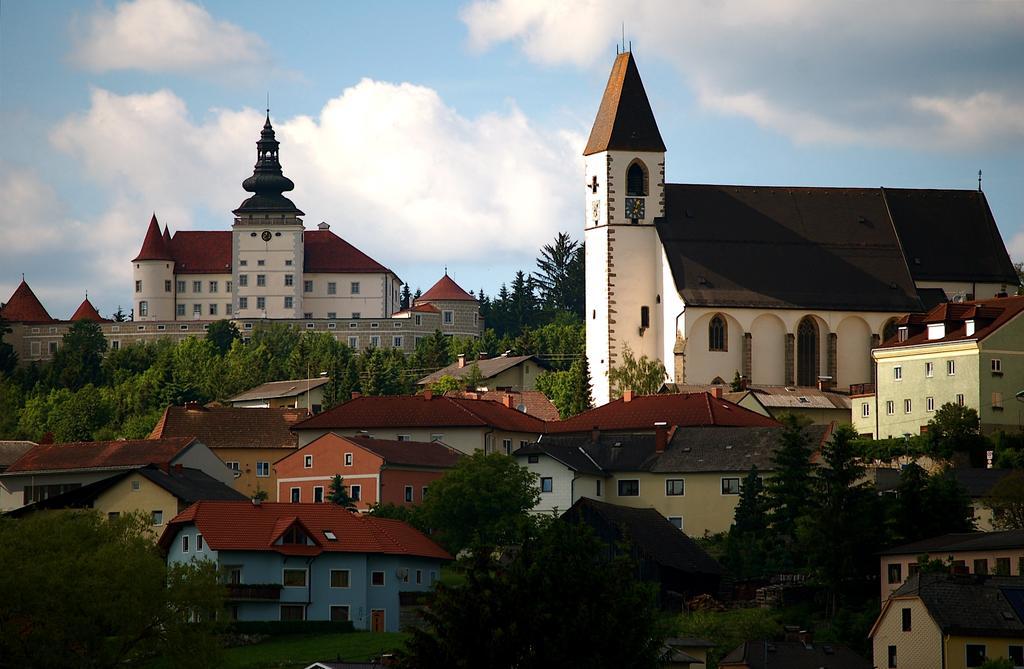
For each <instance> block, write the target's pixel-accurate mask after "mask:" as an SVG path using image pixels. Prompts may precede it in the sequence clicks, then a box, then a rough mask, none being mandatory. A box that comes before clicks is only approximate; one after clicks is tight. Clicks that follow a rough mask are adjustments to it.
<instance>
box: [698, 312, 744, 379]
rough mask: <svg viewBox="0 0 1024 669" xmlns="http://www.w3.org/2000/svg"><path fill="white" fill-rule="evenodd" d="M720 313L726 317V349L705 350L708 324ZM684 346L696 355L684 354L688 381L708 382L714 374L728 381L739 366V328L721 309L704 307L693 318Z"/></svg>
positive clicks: (740, 352) (740, 333)
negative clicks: (705, 308) (703, 309)
mask: <svg viewBox="0 0 1024 669" xmlns="http://www.w3.org/2000/svg"><path fill="white" fill-rule="evenodd" d="M716 315H721V316H722V317H723V318H724V319H725V321H726V350H725V351H711V350H708V326H709V325H710V324H711V319H712V318H714V317H715V316H716ZM686 350H687V352H688V353H689V352H690V351H696V352H697V353H698V355H687V356H686V362H685V369H686V380H687V382H688V383H711V382H712V380H713V379H715V377H720V378H721V379H722V381H724V382H726V383H729V382H730V381H732V379H733V376H735V374H736V372H741V370H742V369H743V328H742V327H741V326H740V324H739V322H738V321H737V320H736V319H735V318H732V317H731V316H729V314H728V313H726V312H724V311H720V312H714V311H708V312H705V313H703V314H702V315H701V316H700V317H698V318H696V319H695V322H694V324H693V327H692V328H690V336H689V337H687V338H686Z"/></svg>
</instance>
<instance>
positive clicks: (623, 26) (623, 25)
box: [622, 21, 626, 53]
mask: <svg viewBox="0 0 1024 669" xmlns="http://www.w3.org/2000/svg"><path fill="white" fill-rule="evenodd" d="M622 53H626V22H625V21H623V22H622Z"/></svg>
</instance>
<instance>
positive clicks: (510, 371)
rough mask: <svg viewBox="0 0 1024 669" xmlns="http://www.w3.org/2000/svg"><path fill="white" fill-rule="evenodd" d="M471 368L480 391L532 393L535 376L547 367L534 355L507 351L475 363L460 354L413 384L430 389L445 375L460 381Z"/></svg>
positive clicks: (483, 355) (481, 355)
mask: <svg viewBox="0 0 1024 669" xmlns="http://www.w3.org/2000/svg"><path fill="white" fill-rule="evenodd" d="M474 366H475V367H476V368H477V369H478V370H479V372H480V376H481V379H480V381H479V382H478V383H477V384H476V386H477V387H476V389H479V390H533V389H534V385H535V383H536V381H537V375H538V374H540V373H541V372H543V371H544V370H546V369H548V364H547V363H546V362H544V361H543V360H541V359H540V358H538V357H537V356H535V355H509V354H508V353H507V352H506V353H503V354H502V355H499V356H496V357H493V358H490V357H486V354H480V357H479V358H477V360H476V361H475V362H474V361H468V360H466V356H465V355H463V354H462V353H460V354H459V355H458V359H457V360H456V361H455V362H453V363H452V364H450V365H448V366H447V367H442V368H441V369H439V370H437V371H436V372H433V373H432V374H427V375H426V376H424V377H423V378H422V379H420V380H419V381H417V382H416V385H418V386H420V387H429V386H431V385H433V384H435V383H437V382H438V381H440V380H441V379H442V378H443V377H445V376H450V377H452V378H455V379H458V380H462V379H465V378H466V377H467V376H468V375H469V374H470V370H472V369H473V367H474ZM471 390H472V389H471Z"/></svg>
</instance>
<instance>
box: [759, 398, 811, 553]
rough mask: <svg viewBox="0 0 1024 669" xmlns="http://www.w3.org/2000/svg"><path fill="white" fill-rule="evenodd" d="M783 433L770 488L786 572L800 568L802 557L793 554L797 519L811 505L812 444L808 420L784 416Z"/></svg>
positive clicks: (774, 526) (772, 518)
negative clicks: (805, 429) (808, 432)
mask: <svg viewBox="0 0 1024 669" xmlns="http://www.w3.org/2000/svg"><path fill="white" fill-rule="evenodd" d="M780 422H781V423H782V426H783V427H782V433H781V435H780V441H781V442H782V443H781V444H780V445H779V448H778V450H777V451H776V452H775V455H774V456H773V457H772V465H773V468H774V474H773V476H772V477H771V479H769V481H768V484H767V486H766V490H767V495H768V506H769V508H770V511H769V514H768V518H769V521H770V524H771V528H772V531H773V532H774V533H775V535H776V537H777V538H778V543H777V544H776V548H777V550H778V551H779V552H780V561H781V564H780V565H779V566H780V567H781V568H783V569H792V568H793V567H796V566H799V564H800V560H799V557H798V555H797V554H796V553H795V552H794V551H792V550H790V549H791V548H792V546H793V541H794V538H795V536H796V524H797V519H798V518H800V516H802V515H803V514H804V512H805V511H806V510H807V508H808V506H809V505H810V504H811V499H812V498H811V492H812V476H811V466H812V465H811V452H812V451H811V445H810V444H811V440H810V437H809V436H808V435H807V433H806V432H805V431H804V428H805V427H806V426H807V425H808V424H809V423H810V421H809V420H808V419H806V418H802V417H797V416H795V415H792V414H784V415H783V416H781V418H780Z"/></svg>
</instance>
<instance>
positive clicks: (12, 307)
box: [0, 279, 53, 323]
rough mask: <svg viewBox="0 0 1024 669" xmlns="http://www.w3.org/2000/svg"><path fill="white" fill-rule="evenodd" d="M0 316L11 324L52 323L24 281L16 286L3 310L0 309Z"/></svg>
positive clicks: (51, 319)
mask: <svg viewBox="0 0 1024 669" xmlns="http://www.w3.org/2000/svg"><path fill="white" fill-rule="evenodd" d="M0 316H3V318H4V320H5V321H9V322H11V323H50V322H52V321H53V318H51V317H50V314H48V313H46V309H45V308H44V307H43V304H42V302H40V301H39V298H38V297H36V294H35V293H33V292H32V289H31V288H29V287H28V284H27V283H25V280H24V279H22V280H21V283H20V284H18V287H17V288H16V289H15V290H14V294H13V295H11V299H9V300H7V304H6V305H4V308H3V309H0Z"/></svg>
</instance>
